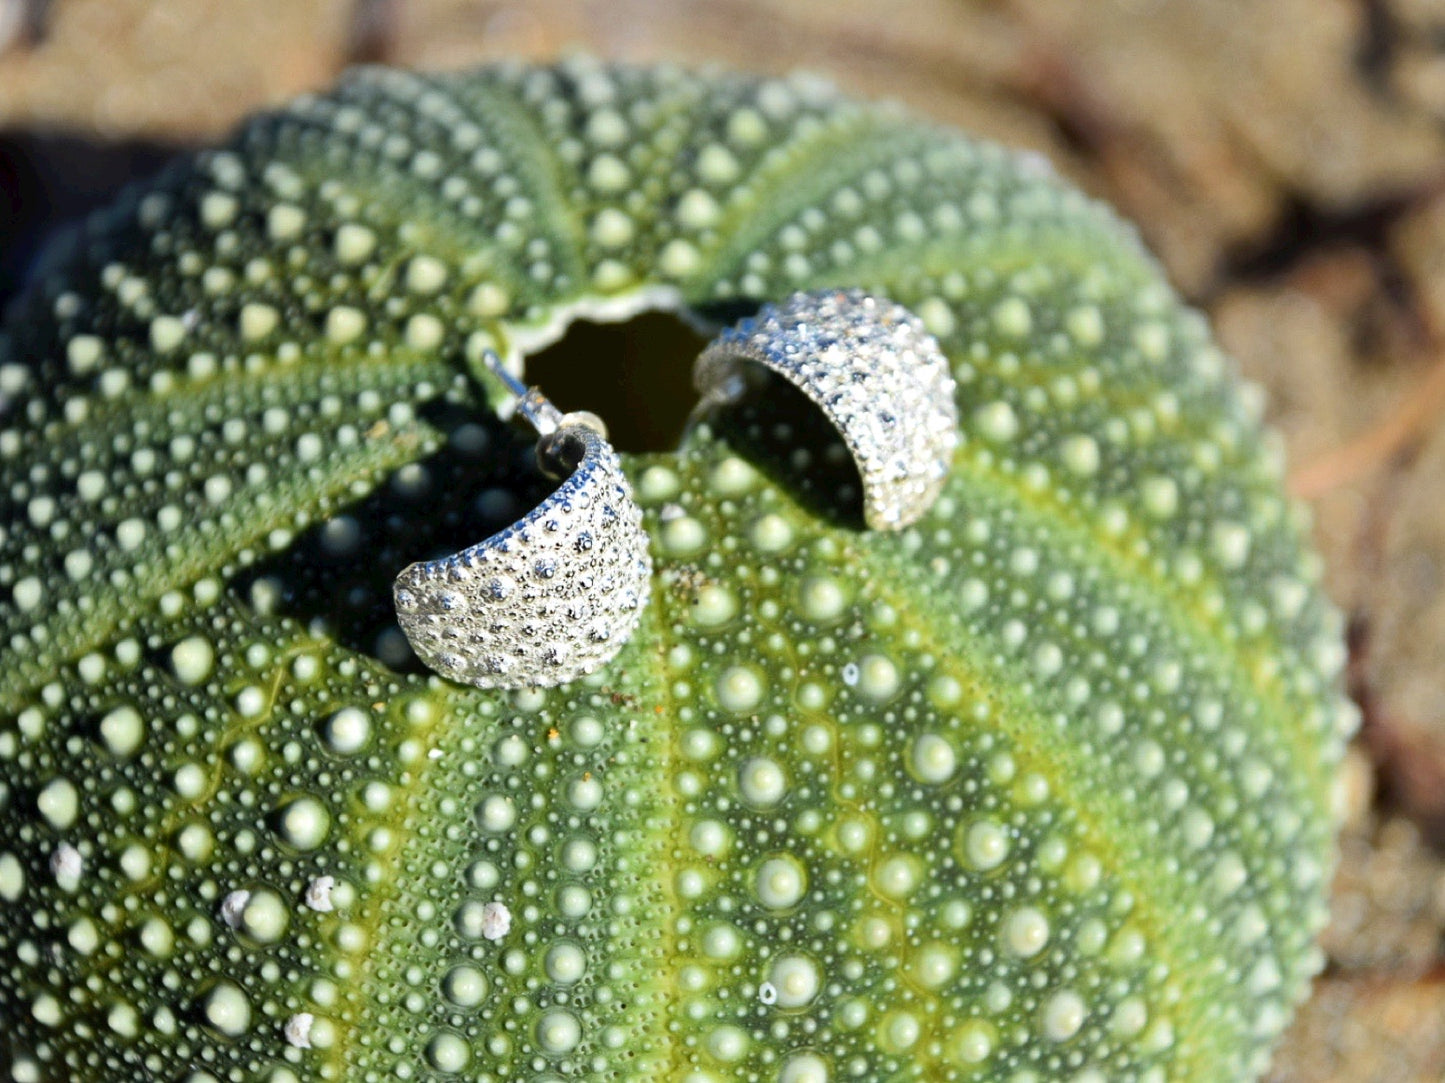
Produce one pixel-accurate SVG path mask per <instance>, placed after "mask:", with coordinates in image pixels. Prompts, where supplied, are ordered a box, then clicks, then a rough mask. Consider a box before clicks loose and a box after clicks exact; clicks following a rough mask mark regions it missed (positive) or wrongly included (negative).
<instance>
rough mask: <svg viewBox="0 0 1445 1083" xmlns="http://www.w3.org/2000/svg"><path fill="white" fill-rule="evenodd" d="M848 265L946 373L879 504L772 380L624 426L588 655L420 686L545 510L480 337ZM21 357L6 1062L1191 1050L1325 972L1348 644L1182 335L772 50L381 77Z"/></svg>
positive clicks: (284, 122)
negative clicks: (460, 621) (916, 515)
mask: <svg viewBox="0 0 1445 1083" xmlns="http://www.w3.org/2000/svg"><path fill="white" fill-rule="evenodd" d="M831 285H858V286H862V287H865V288H868V289H870V290H874V291H877V292H880V293H882V294H885V295H887V296H890V297H892V298H895V299H896V300H898V301H900V302H902V303H904V304H906V305H908V306H909V307H910V308H912V309H913V310H914V311H915V312H917V313H919V314H920V315H921V316H922V317H923V319H924V320H925V321H926V323H927V324H928V326H929V328H930V329H931V330H932V331H934V332H935V333H936V334H937V335H938V336H939V338H940V339H941V340H942V342H943V344H944V346H945V349H946V350H947V352H948V354H949V357H950V360H951V362H952V364H953V368H954V373H955V376H956V378H957V380H958V383H959V408H960V413H961V416H962V418H963V419H964V421H963V443H962V446H961V447H960V449H959V451H958V452H957V454H956V456H955V460H954V466H953V471H952V476H951V478H950V480H949V482H948V484H947V486H946V488H945V490H944V492H943V495H942V497H941V498H940V499H939V500H938V502H937V503H936V504H935V505H934V507H933V508H932V510H931V511H930V512H929V513H928V514H927V515H925V516H924V518H923V519H922V520H921V521H920V522H919V523H918V524H917V525H916V526H914V527H912V528H910V529H908V530H906V531H902V532H899V533H897V534H891V533H883V532H870V531H861V530H859V529H857V528H856V524H853V523H851V522H848V521H846V520H847V516H846V515H840V514H837V513H836V512H834V511H830V510H829V509H828V508H827V504H828V503H829V502H830V501H831V500H832V498H833V492H832V490H831V489H830V488H828V487H827V486H826V485H825V484H824V483H823V482H822V481H820V480H818V478H819V472H820V471H826V470H828V469H831V464H833V463H834V461H835V459H836V456H833V455H832V454H831V453H826V452H825V451H824V444H825V442H826V437H827V436H828V434H827V433H826V432H820V431H819V430H818V428H817V427H816V426H813V427H810V424H811V421H810V418H809V417H807V416H806V415H797V416H792V415H788V414H786V413H785V412H782V411H785V410H786V408H787V404H786V403H782V402H779V403H773V402H764V403H760V404H757V405H756V407H755V408H756V410H757V411H758V415H759V416H758V417H755V418H753V419H752V420H751V421H749V420H747V419H735V420H733V421H729V420H728V419H726V418H718V419H714V422H713V423H712V424H707V425H702V426H700V427H697V428H695V429H693V430H692V432H691V433H690V435H689V437H688V438H687V440H686V442H685V445H684V446H683V447H682V449H681V450H679V451H678V452H676V453H671V454H658V455H630V456H625V457H624V464H625V468H626V470H627V471H628V473H629V476H630V477H631V479H632V481H633V483H634V487H635V489H636V491H637V493H638V497H639V500H640V501H641V502H642V503H643V505H644V507H645V510H646V527H647V529H648V531H649V533H650V536H651V538H652V542H653V554H654V557H655V561H656V566H657V572H656V574H655V576H654V580H653V583H654V596H653V598H652V600H651V603H650V605H649V608H648V611H647V613H646V615H645V617H644V619H643V623H642V625H641V627H640V629H639V631H638V633H637V634H636V635H635V636H634V637H633V639H632V641H631V642H630V644H629V645H628V646H627V647H626V648H625V649H624V650H623V652H622V654H621V655H619V656H618V657H617V659H616V660H615V661H614V662H613V663H612V664H611V665H610V666H608V667H607V668H606V670H605V671H604V672H601V673H599V674H597V675H596V676H595V678H589V679H588V680H586V681H583V682H578V683H576V684H574V685H571V686H568V687H564V688H560V689H555V690H552V691H548V692H522V693H501V692H481V691H477V690H474V689H469V688H464V687H461V686H458V685H454V684H450V683H447V682H444V681H442V680H440V679H438V678H435V677H433V676H431V675H429V674H427V673H426V672H425V671H423V670H421V669H420V668H419V667H417V666H415V664H414V662H412V661H410V660H409V659H408V656H407V653H406V650H405V643H404V641H403V640H402V639H401V638H400V634H399V632H398V631H397V630H396V628H395V625H394V620H393V614H392V613H391V610H390V608H389V592H390V585H391V580H392V578H393V577H394V576H395V574H396V573H397V571H398V570H400V568H402V567H403V566H405V565H406V564H407V563H409V562H410V561H411V560H414V559H419V558H423V557H427V556H433V555H436V554H437V553H441V552H449V551H455V550H456V549H457V548H460V547H461V546H462V545H466V544H470V543H472V542H475V541H476V540H478V539H479V538H481V537H483V536H485V534H486V533H488V532H490V531H492V530H495V529H497V528H498V527H499V526H502V525H504V524H505V523H506V522H508V521H510V520H511V519H513V518H515V517H516V516H517V515H518V514H520V513H521V512H523V511H525V510H526V509H527V508H528V507H530V506H532V503H534V502H535V501H536V500H537V499H538V498H539V495H540V492H541V491H542V490H540V489H539V488H538V485H537V483H536V481H535V479H534V475H533V474H532V472H531V470H530V468H529V466H528V464H527V461H528V458H529V457H530V447H529V446H528V443H527V440H526V437H525V436H523V435H521V434H519V433H516V432H514V431H513V430H511V429H510V428H508V427H507V426H505V425H502V424H501V423H499V422H498V421H497V420H496V418H495V415H494V413H493V410H492V406H491V404H490V403H489V402H488V401H487V400H486V398H485V396H484V395H483V394H482V393H481V392H480V391H479V389H478V388H479V384H478V383H477V382H476V381H475V379H474V370H475V364H474V362H475V358H476V357H477V351H478V350H479V349H480V348H482V347H483V346H485V345H487V344H488V343H495V344H496V345H497V346H498V347H499V348H500V349H501V350H502V351H503V352H504V353H505V352H508V351H511V352H512V353H513V354H514V355H515V354H516V353H517V352H519V351H525V350H526V349H528V348H531V347H533V346H535V345H536V344H537V343H538V342H540V341H542V340H543V339H545V338H546V337H548V336H549V335H555V334H556V332H557V329H558V328H559V327H560V326H562V325H564V324H565V322H566V321H567V320H569V319H571V318H573V317H575V316H577V315H578V314H579V313H583V312H594V313H596V312H603V313H610V314H613V315H618V314H622V313H625V312H627V311H635V310H638V309H642V308H647V307H657V306H664V307H666V306H688V307H690V308H694V309H697V308H706V307H707V306H710V305H712V304H714V303H718V302H722V303H733V302H736V307H741V306H743V305H744V304H756V303H757V302H758V301H759V300H760V299H767V298H771V299H776V298H779V297H781V296H784V295H785V294H787V293H788V292H790V291H792V290H794V289H798V288H812V287H819V286H831ZM7 333H8V341H6V343H5V345H4V347H3V351H4V355H5V363H4V365H3V368H0V391H3V395H4V399H5V406H6V410H7V413H6V422H5V428H4V431H3V434H0V472H3V478H4V483H3V486H0V494H3V499H4V501H5V512H4V515H3V519H0V523H3V527H0V530H3V542H0V585H3V594H4V603H3V608H0V615H3V627H4V636H3V664H0V717H3V721H0V1067H3V1069H4V1070H5V1072H7V1073H8V1078H11V1079H14V1080H17V1081H20V1083H35V1081H49V1083H85V1081H93V1080H108V1081H125V1083H134V1081H136V1080H163V1081H166V1083H171V1081H178V1083H179V1081H185V1083H211V1081H225V1083H231V1081H236V1083H240V1081H265V1083H294V1081H297V1080H313V1079H314V1080H347V1081H357V1083H360V1081H371V1080H383V1079H388V1080H391V1079H466V1080H471V1081H486V1083H501V1081H523V1083H544V1081H546V1083H553V1081H561V1080H571V1079H579V1080H581V1079H586V1080H612V1081H628V1083H643V1081H652V1080H663V1081H685V1083H728V1081H759V1083H763V1081H766V1083H824V1081H843V1080H861V1081H865V1083H880V1081H892V1080H954V1079H958V1080H965V1079H988V1080H1011V1081H1014V1083H1025V1081H1044V1080H1065V1079H1068V1080H1074V1081H1083V1083H1089V1081H1103V1080H1108V1081H1111V1083H1122V1081H1140V1083H1143V1081H1163V1080H1166V1079H1167V1080H1208V1081H1211V1083H1213V1081H1218V1080H1235V1079H1249V1078H1253V1077H1254V1076H1255V1075H1256V1074H1257V1073H1258V1072H1259V1071H1261V1069H1262V1066H1263V1064H1264V1063H1265V1060H1266V1058H1267V1056H1268V1053H1269V1050H1270V1048H1271V1046H1272V1043H1273V1041H1274V1039H1275V1037H1276V1035H1277V1034H1278V1033H1279V1031H1280V1029H1281V1028H1282V1027H1283V1026H1284V1024H1285V1022H1286V1021H1287V1020H1288V1018H1289V1016H1290V1013H1291V1010H1292V1006H1293V1004H1294V1003H1295V1001H1296V1000H1297V999H1298V998H1299V997H1300V996H1301V995H1302V994H1303V992H1304V990H1305V987H1306V984H1307V981H1308V978H1309V976H1310V975H1311V973H1313V971H1314V970H1315V969H1316V968H1317V967H1318V965H1319V955H1318V953H1317V951H1316V949H1315V948H1314V947H1313V946H1312V942H1313V937H1314V934H1315V932H1316V931H1317V930H1318V929H1319V927H1320V924H1321V922H1322V920H1323V915H1324V905H1323V898H1324V887H1325V881H1326V879H1327V875H1328V872H1329V868H1330V862H1331V829H1332V817H1331V813H1330V807H1331V805H1330V792H1331V781H1332V772H1333V769H1334V766H1335V763H1336V760H1337V759H1338V757H1339V755H1340V751H1341V745H1342V741H1343V739H1344V737H1345V736H1346V734H1347V732H1348V730H1349V727H1350V715H1349V712H1348V710H1347V709H1346V708H1345V707H1344V705H1343V703H1342V701H1341V700H1340V699H1339V698H1338V695H1337V693H1336V684H1335V680H1336V674H1337V672H1338V670H1339V668H1340V663H1341V658H1342V650H1341V645H1340V637H1339V631H1338V627H1337V622H1336V620H1335V618H1334V617H1333V615H1332V614H1331V612H1330V611H1329V610H1328V608H1327V606H1326V604H1325V603H1324V601H1323V600H1322V598H1321V596H1320V594H1319V592H1318V590H1317V587H1316V585H1315V579H1316V570H1315V568H1314V566H1313V564H1312V561H1311V558H1309V557H1307V556H1306V555H1304V554H1303V553H1302V550H1301V541H1300V534H1301V530H1300V526H1299V521H1298V517H1297V516H1296V514H1295V513H1294V511H1293V510H1292V509H1291V507H1290V506H1289V504H1288V503H1287V502H1286V500H1285V498H1284V497H1283V496H1282V494H1281V485H1280V471H1279V463H1278V457H1277V456H1276V455H1275V454H1273V453H1272V452H1271V451H1270V448H1269V445H1268V444H1267V442H1266V441H1265V440H1264V437H1263V435H1262V433H1261V430H1260V427H1259V423H1258V418H1257V416H1256V412H1255V411H1252V410H1251V409H1250V408H1248V405H1247V402H1246V398H1245V397H1244V396H1241V395H1240V394H1239V392H1238V390H1237V389H1236V387H1235V386H1234V385H1233V384H1232V383H1231V380H1230V374H1229V371H1228V365H1227V363H1226V361H1225V359H1224V358H1223V357H1222V356H1221V355H1220V353H1219V351H1218V350H1217V349H1216V348H1215V346H1214V345H1213V344H1212V343H1211V342H1210V340H1209V337H1208V334H1207V331H1206V329H1205V326H1204V323H1203V321H1202V320H1201V319H1200V318H1199V317H1198V316H1196V315H1194V314H1192V313H1190V312H1187V311H1186V310H1185V309H1184V308H1183V307H1182V306H1181V305H1180V304H1179V302H1178V301H1177V300H1176V299H1175V298H1174V296H1173V295H1172V294H1171V293H1170V291H1169V290H1168V288H1167V287H1166V286H1165V285H1164V283H1163V282H1162V280H1161V277H1160V273H1159V270H1158V268H1157V267H1156V266H1155V265H1154V264H1153V263H1152V262H1151V261H1150V260H1149V259H1148V257H1147V256H1146V255H1145V254H1144V253H1143V252H1142V251H1141V249H1140V247H1139V245H1138V243H1137V242H1136V240H1135V239H1134V236H1133V234H1132V233H1130V232H1129V231H1128V230H1127V229H1126V228H1124V227H1122V226H1121V225H1120V224H1119V223H1118V222H1117V221H1116V220H1115V219H1114V218H1113V217H1112V216H1111V215H1110V214H1109V213H1108V212H1107V211H1106V210H1104V209H1102V208H1101V207H1099V206H1097V205H1095V204H1093V203H1091V202H1089V201H1088V200H1087V199H1085V198H1084V197H1082V196H1080V195H1079V194H1078V193H1076V192H1073V191H1070V190H1068V189H1067V188H1065V187H1063V186H1062V185H1061V184H1060V183H1059V182H1058V181H1056V180H1055V179H1054V178H1053V177H1051V176H1049V175H1048V172H1047V170H1046V169H1042V168H1040V167H1039V166H1038V164H1037V163H1035V162H1032V161H1029V160H1025V159H1020V158H1018V157H1015V156H1012V155H1010V154H1007V153H1005V152H1004V151H1002V150H999V149H997V148H994V147H990V146H986V145H981V144H978V143H975V142H972V141H970V140H967V139H965V138H963V137H961V136H958V135H956V134H953V133H950V132H947V131H941V130H939V129H937V128H933V127H929V126H926V125H924V124H920V123H918V122H916V121H914V120H909V119H907V118H904V117H900V116H898V115H897V114H895V113H894V112H890V111H887V110H881V109H878V108H874V107H869V106H862V105H857V104H853V103H850V102H848V101H846V100H843V99H840V98H838V97H836V96H835V95H834V94H833V93H832V92H831V91H829V90H827V89H826V88H822V87H819V86H817V85H815V84H813V83H810V82H805V81H790V82H760V81H753V80H750V79H742V78H730V77H721V76H715V75H714V76H706V77H702V76H698V75H695V74H687V73H684V72H681V71H677V70H672V69H646V70H631V69H610V68H603V67H598V66H594V65H590V64H584V63H577V64H571V65H565V66H563V67H560V68H557V69H534V68H527V67H501V68H490V69H486V70H483V71H479V72H473V73H468V74H462V75H451V76H417V75H410V74H403V73H398V72H389V71H364V72H360V73H357V74H355V75H353V76H351V77H350V78H348V79H347V81H346V82H345V83H344V84H343V85H342V86H341V88H340V89H338V90H337V91H336V92H335V93H334V94H331V95H327V96H324V97H315V98H308V99H304V100H301V101H299V102H297V103H296V104H295V105H293V106H291V107H290V108H288V109H287V110H285V111H284V112H282V113H280V114H278V115H276V116H273V117H268V118H263V119H260V120H257V121H255V122H254V123H252V124H250V125H249V126H247V127H246V128H245V129H244V130H243V131H242V132H241V133H240V135H239V136H237V138H236V139H235V140H234V141H233V142H232V144H231V145H230V146H229V148H228V149H225V150H220V151H215V152H209V153H204V154H201V155H198V156H196V157H194V158H191V159H187V160H186V161H183V162H181V163H179V164H178V165H176V166H175V167H174V168H172V169H171V170H170V171H169V172H168V173H166V174H165V175H164V176H163V177H162V178H161V179H160V180H159V181H157V182H156V183H154V184H153V185H151V186H150V187H148V188H146V189H145V190H144V191H139V192H136V193H134V194H133V195H131V196H130V197H129V198H128V199H127V200H125V201H123V203H122V204H121V205H120V206H118V207H117V208H115V209H114V210H113V211H111V212H109V213H107V214H106V215H104V216H102V217H101V218H100V219H99V220H98V221H96V222H94V223H93V224H92V226H91V228H89V229H88V230H87V231H86V232H85V233H84V234H83V235H81V236H79V237H77V238H76V239H75V241H74V242H73V243H72V245H71V246H70V247H69V249H68V250H67V251H63V252H57V253H54V254H53V255H52V258H51V259H50V261H49V263H48V265H47V267H46V268H45V270H44V273H43V274H42V275H41V277H40V281H39V284H38V286H37V288H36V289H35V290H34V291H33V293H32V295H31V296H30V298H29V299H28V301H27V302H26V303H25V304H24V305H23V306H21V307H20V308H19V310H18V311H17V312H16V313H15V314H14V315H13V317H12V319H11V320H10V322H9V324H8V332H7ZM691 360H692V359H691V358H690V357H679V358H677V363H678V364H679V365H687V364H690V362H691ZM769 411H773V413H772V414H771V415H770V414H769ZM780 419H782V420H788V419H791V420H789V425H790V426H791V428H790V429H788V427H787V426H781V427H780V425H779V424H777V422H779V421H780ZM812 420H816V419H812ZM825 428H826V426H824V429H825ZM784 430H787V431H784ZM790 433H791V435H789V434H790ZM784 437H787V440H791V443H788V442H787V440H784V441H783V444H782V445H777V444H775V442H774V441H775V440H781V439H782V438H784ZM780 447H781V448H782V450H779V448H780ZM789 448H791V450H788V449H789ZM809 456H811V459H810V460H809V461H810V462H811V463H812V465H811V466H806V464H805V469H802V470H799V469H797V468H796V467H797V465H798V463H799V462H802V461H803V460H804V459H807V458H808V457H809ZM844 458H846V456H845V457H844ZM810 484H811V488H810V487H809V486H810Z"/></svg>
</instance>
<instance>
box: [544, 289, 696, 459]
mask: <svg viewBox="0 0 1445 1083" xmlns="http://www.w3.org/2000/svg"><path fill="white" fill-rule="evenodd" d="M705 345H707V340H706V339H704V338H703V337H702V336H701V335H700V334H698V332H697V331H696V330H694V329H693V328H692V327H690V326H688V325H687V324H686V323H684V322H683V321H682V320H681V319H680V318H678V317H677V316H675V315H673V314H672V313H669V312H644V313H642V314H641V315H638V316H634V317H632V318H631V319H628V320H623V321H620V322H618V323H594V322H592V321H591V320H575V321H574V322H573V323H572V324H571V326H569V327H568V328H567V331H566V333H565V334H564V335H563V336H562V338H561V339H560V340H558V341H557V342H555V343H553V344H552V345H551V346H548V347H547V348H546V349H543V350H539V351H538V352H536V353H534V354H530V355H528V357H527V368H526V373H525V376H524V378H525V379H526V381H527V383H529V384H532V385H535V386H537V387H540V388H541V389H542V392H543V393H544V394H545V395H546V396H547V397H548V398H549V399H551V400H552V402H553V403H555V404H556V406H557V408H558V409H559V410H562V411H563V412H567V411H571V410H590V411H592V413H594V414H596V415H597V416H598V417H600V418H601V419H602V420H603V421H604V422H606V424H607V434H608V439H609V440H610V441H611V442H612V446H613V447H615V448H616V449H617V450H618V451H630V452H653V451H674V450H676V448H677V445H678V440H679V439H680V438H681V436H682V431H683V428H684V426H685V425H686V423H687V417H688V413H689V411H691V409H692V407H693V404H694V403H695V402H696V401H697V393H696V392H695V391H694V390H693V388H692V363H693V360H694V359H695V358H696V357H697V355H698V354H699V353H701V352H702V348H703V347H704V346H705Z"/></svg>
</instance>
